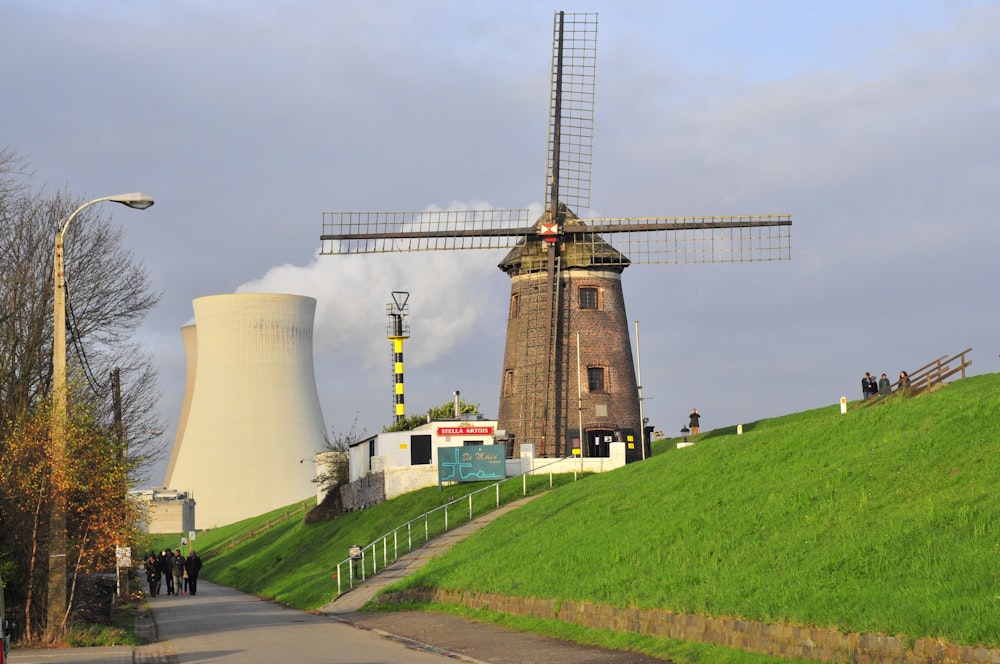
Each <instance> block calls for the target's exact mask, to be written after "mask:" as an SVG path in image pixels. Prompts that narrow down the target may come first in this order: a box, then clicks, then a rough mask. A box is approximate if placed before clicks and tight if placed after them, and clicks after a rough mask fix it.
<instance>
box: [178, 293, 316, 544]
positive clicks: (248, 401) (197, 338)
mask: <svg viewBox="0 0 1000 664" xmlns="http://www.w3.org/2000/svg"><path fill="white" fill-rule="evenodd" d="M315 311H316V300H314V299H313V298H311V297H303V296H299V295H276V294H270V293H238V294H233V295H211V296H208V297H200V298H198V299H196V300H195V301H194V317H195V325H194V328H195V330H194V333H193V334H192V333H190V331H188V330H187V328H184V329H183V330H182V331H183V332H184V335H183V336H184V342H185V348H186V351H187V360H188V381H187V394H185V397H184V412H183V413H182V415H181V422H180V425H181V427H182V429H179V433H178V435H177V438H176V440H175V442H174V450H173V453H172V454H171V463H170V467H169V468H168V469H167V476H166V486H168V487H170V488H171V489H174V490H177V491H187V492H189V493H190V494H191V495H192V497H193V498H194V499H195V501H196V504H197V507H196V513H195V519H196V526H197V527H198V528H199V529H201V528H210V527H213V526H221V525H225V524H228V523H232V522H234V521H239V520H240V519H244V518H247V517H251V516H256V515H258V514H262V513H263V512H267V511H269V510H272V509H276V508H278V507H282V506H285V505H288V504H290V503H294V502H296V501H299V500H303V499H306V498H308V497H310V496H312V495H315V493H316V485H315V484H314V483H313V482H312V481H311V480H312V479H313V476H314V472H315V466H314V464H313V463H311V460H312V458H313V455H314V454H315V453H316V452H319V451H321V450H322V449H323V447H324V444H325V440H326V438H325V432H326V424H325V423H324V421H323V414H322V412H321V410H320V405H319V396H318V395H317V393H316V376H315V373H314V370H313V357H312V342H313V316H314V314H315ZM192 347H193V348H192ZM192 362H194V365H195V366H194V371H193V372H192V370H191V369H192V367H191V363H192ZM192 373H193V380H191V377H192ZM301 459H308V460H309V462H308V463H302V462H300V460H301Z"/></svg>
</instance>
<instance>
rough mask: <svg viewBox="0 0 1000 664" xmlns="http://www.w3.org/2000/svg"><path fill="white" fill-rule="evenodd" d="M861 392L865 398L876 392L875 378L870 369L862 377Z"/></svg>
mask: <svg viewBox="0 0 1000 664" xmlns="http://www.w3.org/2000/svg"><path fill="white" fill-rule="evenodd" d="M861 393H862V394H863V395H864V398H865V399H867V398H868V397H870V396H871V395H873V394H874V393H875V379H874V378H872V374H871V372H870V371H866V372H865V375H864V377H863V378H862V379H861Z"/></svg>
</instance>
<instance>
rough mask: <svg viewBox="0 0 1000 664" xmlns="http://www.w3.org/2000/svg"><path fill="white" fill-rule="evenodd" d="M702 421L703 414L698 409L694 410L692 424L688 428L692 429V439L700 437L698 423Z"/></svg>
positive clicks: (692, 411)
mask: <svg viewBox="0 0 1000 664" xmlns="http://www.w3.org/2000/svg"><path fill="white" fill-rule="evenodd" d="M700 420H701V413H699V412H698V409H697V408H692V409H691V419H690V423H689V424H688V426H689V427H691V437H692V438H694V437H695V436H697V435H698V426H699V424H698V423H699V421H700Z"/></svg>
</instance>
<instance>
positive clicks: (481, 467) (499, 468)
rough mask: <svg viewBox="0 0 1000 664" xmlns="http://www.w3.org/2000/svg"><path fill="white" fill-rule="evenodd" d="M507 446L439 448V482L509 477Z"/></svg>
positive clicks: (480, 480) (475, 480) (476, 480)
mask: <svg viewBox="0 0 1000 664" xmlns="http://www.w3.org/2000/svg"><path fill="white" fill-rule="evenodd" d="M506 471H507V447H506V446H505V445H463V446H462V447H439V448H438V482H482V481H483V480H502V479H503V478H504V477H506V476H507V472H506Z"/></svg>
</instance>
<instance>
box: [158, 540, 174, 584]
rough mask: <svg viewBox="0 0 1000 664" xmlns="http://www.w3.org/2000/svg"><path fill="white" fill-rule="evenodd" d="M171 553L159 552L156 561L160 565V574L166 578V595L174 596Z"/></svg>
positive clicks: (172, 555)
mask: <svg viewBox="0 0 1000 664" xmlns="http://www.w3.org/2000/svg"><path fill="white" fill-rule="evenodd" d="M173 559H174V553H173V551H166V550H164V551H160V557H159V558H158V559H157V560H158V561H159V563H160V572H161V573H162V574H163V576H164V577H166V581H167V594H168V595H173V594H174V572H173V564H172V563H173Z"/></svg>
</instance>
